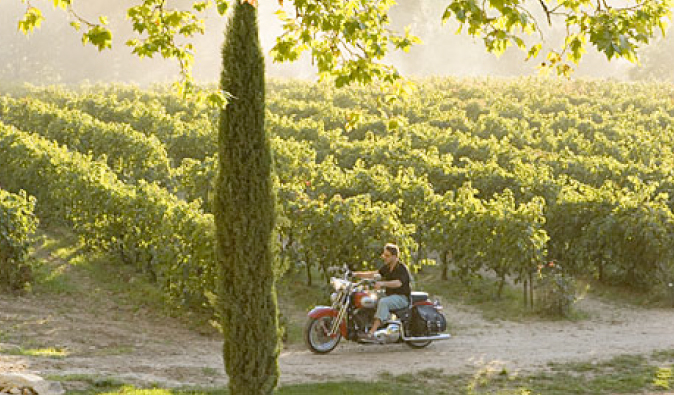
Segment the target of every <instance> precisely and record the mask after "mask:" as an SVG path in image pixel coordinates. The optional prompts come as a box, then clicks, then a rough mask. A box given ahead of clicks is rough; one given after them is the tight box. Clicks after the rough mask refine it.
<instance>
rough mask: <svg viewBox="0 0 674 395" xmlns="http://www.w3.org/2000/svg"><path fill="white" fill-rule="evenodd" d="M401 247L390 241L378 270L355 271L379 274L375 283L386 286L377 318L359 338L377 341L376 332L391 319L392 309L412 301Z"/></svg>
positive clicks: (364, 274) (372, 275)
mask: <svg viewBox="0 0 674 395" xmlns="http://www.w3.org/2000/svg"><path fill="white" fill-rule="evenodd" d="M399 256H400V248H398V246H397V245H395V244H392V243H389V244H386V245H385V246H384V251H383V252H382V254H381V258H382V259H383V260H384V265H382V266H381V267H380V268H379V270H377V271H361V272H354V275H355V276H356V277H359V278H367V279H374V278H375V276H376V275H377V274H379V275H380V276H381V281H376V282H375V283H374V288H375V289H376V290H379V289H381V288H382V287H384V288H386V296H385V297H384V298H382V299H380V300H379V303H378V304H377V312H376V313H375V319H374V322H373V323H372V326H371V327H370V330H369V331H368V332H366V333H361V334H360V335H359V338H360V340H361V341H364V342H373V343H374V342H377V338H376V337H375V332H376V331H377V329H378V328H379V326H380V325H381V323H382V322H384V321H386V320H387V319H389V316H390V311H391V310H394V309H402V308H404V307H405V306H408V305H409V303H410V293H411V289H410V272H409V270H408V269H407V266H406V265H405V264H404V263H402V262H401V261H400V258H399Z"/></svg>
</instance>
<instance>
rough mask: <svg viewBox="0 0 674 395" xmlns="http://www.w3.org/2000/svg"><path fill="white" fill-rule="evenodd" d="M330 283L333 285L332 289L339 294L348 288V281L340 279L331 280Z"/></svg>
mask: <svg viewBox="0 0 674 395" xmlns="http://www.w3.org/2000/svg"><path fill="white" fill-rule="evenodd" d="M330 283H331V284H332V287H333V288H334V289H335V291H337V292H339V291H341V290H342V289H344V288H346V281H344V280H342V279H340V278H335V277H333V278H331V279H330Z"/></svg>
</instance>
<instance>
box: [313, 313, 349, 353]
mask: <svg viewBox="0 0 674 395" xmlns="http://www.w3.org/2000/svg"><path fill="white" fill-rule="evenodd" d="M333 321H334V317H330V316H323V317H319V318H309V320H308V321H307V324H306V325H305V326H304V342H305V343H306V344H307V347H309V350H311V352H313V353H315V354H327V353H329V352H330V351H332V350H334V349H335V347H337V344H339V341H340V340H341V339H342V335H341V334H340V333H337V335H336V336H335V337H330V336H328V332H329V331H330V328H332V323H333Z"/></svg>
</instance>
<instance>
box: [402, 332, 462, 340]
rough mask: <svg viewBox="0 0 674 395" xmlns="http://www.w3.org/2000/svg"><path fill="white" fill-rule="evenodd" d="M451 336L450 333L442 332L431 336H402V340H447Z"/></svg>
mask: <svg viewBox="0 0 674 395" xmlns="http://www.w3.org/2000/svg"><path fill="white" fill-rule="evenodd" d="M451 337H452V335H450V334H449V333H442V334H439V335H433V336H419V337H416V336H414V337H407V336H403V340H404V341H426V340H448V339H449V338H451Z"/></svg>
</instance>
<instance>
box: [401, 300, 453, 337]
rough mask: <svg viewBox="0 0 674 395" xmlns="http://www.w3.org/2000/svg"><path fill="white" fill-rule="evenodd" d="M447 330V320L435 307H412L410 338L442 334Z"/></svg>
mask: <svg viewBox="0 0 674 395" xmlns="http://www.w3.org/2000/svg"><path fill="white" fill-rule="evenodd" d="M446 329H447V320H445V316H443V315H442V314H441V313H440V312H439V311H438V310H436V309H435V306H432V305H419V306H414V307H412V322H411V323H410V330H411V332H412V336H429V335H436V334H438V333H441V332H444V331H445V330H446Z"/></svg>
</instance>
